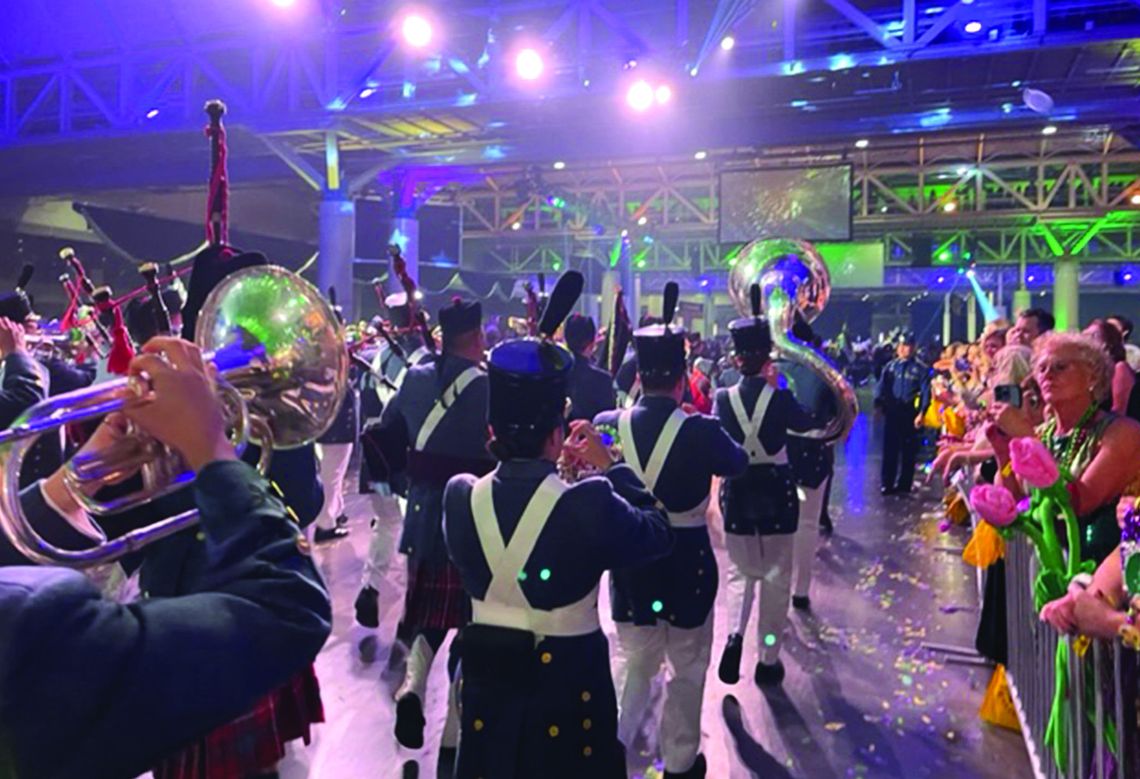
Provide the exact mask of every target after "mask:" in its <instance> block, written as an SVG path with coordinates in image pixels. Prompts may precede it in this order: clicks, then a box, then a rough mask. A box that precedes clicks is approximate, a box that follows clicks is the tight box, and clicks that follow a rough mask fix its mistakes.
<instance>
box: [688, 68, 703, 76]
mask: <svg viewBox="0 0 1140 779" xmlns="http://www.w3.org/2000/svg"><path fill="white" fill-rule="evenodd" d="M700 72H701V71H700V69H699V68H697V67H696V66H695V65H694V66H693V67H691V68H689V75H690V76H692V77H693V78H696V77H697V74H698V73H700Z"/></svg>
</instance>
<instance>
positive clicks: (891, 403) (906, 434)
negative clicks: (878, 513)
mask: <svg viewBox="0 0 1140 779" xmlns="http://www.w3.org/2000/svg"><path fill="white" fill-rule="evenodd" d="M914 346H915V341H914V334H913V333H911V332H909V331H907V332H903V333H902V334H900V335H899V337H898V345H897V346H896V348H895V359H893V360H891V361H890V362H889V363H887V365H886V367H884V368H883V373H882V375H881V376H880V377H879V383H878V386H877V387H876V389H875V408H876V409H877V410H878V411H880V412H881V413H882V415H883V418H884V424H883V470H882V488H881V489H880V492H882V494H884V495H895V494H899V493H903V494H906V493H909V492H910V488H911V483H912V482H913V481H914V460H915V457H916V456H917V454H918V431H917V430H916V428H915V415H916V414H917V413H918V400H919V397H920V396H921V395H922V393H923V389H924V388H925V387H926V385H927V383H928V382H929V381H930V368H928V367H927V366H926V364H925V363H923V362H922V361H921V360H919V359H918V358H917V357H916V356H915V353H914Z"/></svg>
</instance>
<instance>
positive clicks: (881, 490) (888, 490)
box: [879, 487, 897, 495]
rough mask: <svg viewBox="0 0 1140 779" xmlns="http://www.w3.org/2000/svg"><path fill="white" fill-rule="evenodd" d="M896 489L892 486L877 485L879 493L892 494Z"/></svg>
mask: <svg viewBox="0 0 1140 779" xmlns="http://www.w3.org/2000/svg"><path fill="white" fill-rule="evenodd" d="M896 492H897V490H896V489H895V488H894V487H879V494H880V495H894V494H895V493H896Z"/></svg>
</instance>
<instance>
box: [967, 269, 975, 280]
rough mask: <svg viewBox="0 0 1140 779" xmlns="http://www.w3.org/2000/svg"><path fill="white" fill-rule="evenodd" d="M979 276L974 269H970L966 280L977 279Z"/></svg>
mask: <svg viewBox="0 0 1140 779" xmlns="http://www.w3.org/2000/svg"><path fill="white" fill-rule="evenodd" d="M977 275H978V274H977V273H976V272H975V271H974V269H973V268H970V269H968V270H967V271H966V278H968V279H972V278H974V277H975V276H977Z"/></svg>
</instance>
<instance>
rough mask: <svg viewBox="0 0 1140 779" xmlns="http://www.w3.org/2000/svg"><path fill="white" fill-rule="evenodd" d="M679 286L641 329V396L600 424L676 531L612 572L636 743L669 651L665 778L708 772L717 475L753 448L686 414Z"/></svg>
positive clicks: (623, 710) (629, 726) (623, 722)
mask: <svg viewBox="0 0 1140 779" xmlns="http://www.w3.org/2000/svg"><path fill="white" fill-rule="evenodd" d="M677 293H678V289H677V285H676V283H674V282H669V284H667V285H666V288H665V316H664V324H662V325H655V326H650V327H646V328H642V329H639V330H637V331H636V332H635V333H634V334H633V340H634V345H635V348H636V350H637V372H638V381H639V382H640V384H641V388H642V396H641V398H640V399H639V400H638V401H637V404H636V405H635V406H634V407H633V408H630V409H626V410H624V411H621V412H606V413H603V414H600V415H598V417H597V418H596V419H595V424H596V425H598V426H603V425H604V426H608V427H613V428H616V429H617V430H618V434H619V436H620V440H621V446H622V453H623V455H624V457H625V462H626V463H627V464H628V465H629V466H630V467H631V468H632V469H633V471H634V473H636V474H637V475H638V477H640V478H641V479H642V481H643V482H644V483H645V486H646V488H647V489H649V491H650V492H652V493H653V495H654V497H656V498H657V499H658V500H659V501H660V502H661V503H662V504H663V505H664V507H665V509H666V511H667V513H668V515H669V521H670V524H671V525H672V527H673V531H674V534H675V536H676V542H675V544H674V547H673V550H672V552H671V553H670V554H669V555H668V556H667V557H665V558H663V559H661V560H659V561H656V562H654V563H651V564H649V565H646V566H642V567H638V568H624V569H622V570H619V571H615V572H614V574H613V579H612V581H613V618H614V621H615V622H616V623H617V635H618V647H617V655H618V657H619V658H621V659H622V661H624V662H622V663H620V664H619V667H620V668H621V669H622V670H621V671H620V672H619V682H618V687H619V700H620V707H619V711H620V718H621V719H620V722H619V735H620V737H621V740H622V742H623V743H624V744H625V745H626V746H627V747H629V746H631V745H632V742H633V739H634V737H635V736H636V735H637V733H638V730H639V729H640V726H641V722H642V719H643V718H644V715H645V711H646V708H647V705H648V702H649V693H650V687H651V684H652V681H653V677H654V676H656V675H657V672H658V670H659V669H660V668H661V664H662V662H663V661H664V660H665V659H666V658H668V660H669V664H670V666H672V669H673V673H672V674H671V676H670V678H669V680H668V681H667V682H666V687H665V710H664V714H663V716H662V721H661V736H660V743H661V749H662V752H663V754H664V758H665V776H666V777H703V776H704V775H705V759H704V756H703V755H702V754H700V746H701V703H702V699H703V697H704V686H705V676H706V674H707V671H708V666H709V655H710V652H711V650H712V635H713V620H712V609H713V604H714V601H715V599H716V590H717V582H718V575H717V565H716V559H715V558H714V556H713V552H712V546H711V544H710V543H709V534H708V528H707V526H706V524H705V512H706V510H707V509H708V505H709V492H710V489H711V483H712V478H713V476H727V477H732V476H737V475H739V474H741V473H743V472H744V469H745V467H746V466H747V463H748V458H747V455H746V454H745V452H744V449H742V448H741V447H740V446H739V445H738V444H737V443H736V442H734V441H733V440H732V439H731V438H729V437H728V435H727V434H725V432H724V430H723V429H722V428H721V426H720V423H719V422H717V420H716V419H714V418H712V417H707V416H704V415H701V414H693V415H689V414H686V412H685V411H684V410H682V409H681V407H680V403H681V399H682V396H683V392H684V386H685V384H686V378H685V331H684V330H683V329H681V328H677V327H673V326H672V325H671V322H672V319H673V312H674V310H675V308H676V304H677Z"/></svg>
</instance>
